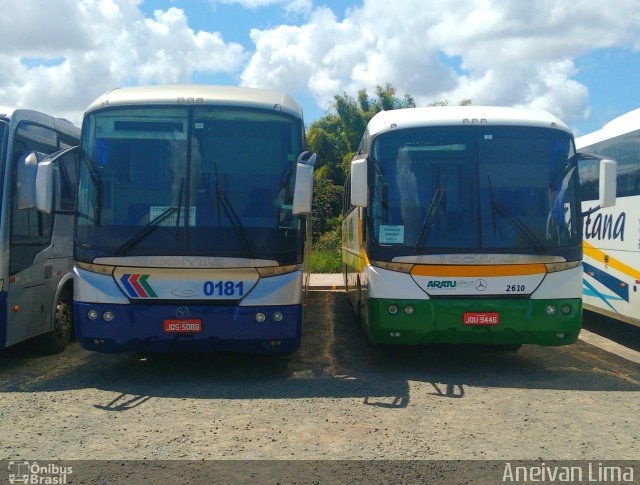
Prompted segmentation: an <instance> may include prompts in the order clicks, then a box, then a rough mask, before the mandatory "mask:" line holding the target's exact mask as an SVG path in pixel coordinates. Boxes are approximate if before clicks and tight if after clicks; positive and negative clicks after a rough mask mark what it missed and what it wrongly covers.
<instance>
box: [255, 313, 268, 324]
mask: <svg viewBox="0 0 640 485" xmlns="http://www.w3.org/2000/svg"><path fill="white" fill-rule="evenodd" d="M266 319H267V316H266V315H265V314H264V313H262V312H260V313H256V322H258V323H264V321H265V320H266Z"/></svg>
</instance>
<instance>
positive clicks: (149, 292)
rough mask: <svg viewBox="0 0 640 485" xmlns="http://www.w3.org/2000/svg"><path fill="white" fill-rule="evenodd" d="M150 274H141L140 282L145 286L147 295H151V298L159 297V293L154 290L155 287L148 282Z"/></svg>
mask: <svg viewBox="0 0 640 485" xmlns="http://www.w3.org/2000/svg"><path fill="white" fill-rule="evenodd" d="M149 276H150V275H148V274H143V275H140V278H139V279H138V283H140V285H141V286H142V287H143V288H144V290H145V291H146V292H147V295H149V296H150V297H151V298H158V295H156V292H155V291H153V288H151V285H150V284H149V283H148V282H147V280H148V279H149Z"/></svg>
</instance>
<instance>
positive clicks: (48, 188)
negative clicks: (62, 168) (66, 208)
mask: <svg viewBox="0 0 640 485" xmlns="http://www.w3.org/2000/svg"><path fill="white" fill-rule="evenodd" d="M53 175H54V163H53V161H52V160H47V161H45V162H41V163H40V164H38V172H37V175H36V209H38V210H39V211H40V212H46V213H47V214H51V212H52V210H51V209H52V206H53Z"/></svg>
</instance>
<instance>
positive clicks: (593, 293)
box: [582, 279, 622, 314]
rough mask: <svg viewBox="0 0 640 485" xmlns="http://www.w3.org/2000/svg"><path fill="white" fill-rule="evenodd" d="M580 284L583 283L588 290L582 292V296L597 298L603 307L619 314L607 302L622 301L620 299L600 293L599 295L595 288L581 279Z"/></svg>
mask: <svg viewBox="0 0 640 485" xmlns="http://www.w3.org/2000/svg"><path fill="white" fill-rule="evenodd" d="M582 282H583V283H584V286H586V287H587V289H588V290H589V291H588V292H587V291H583V294H586V295H587V296H597V297H598V298H600V299H601V300H602V301H603V302H604V304H605V305H607V306H608V307H609V308H611V309H612V310H613V311H614V312H616V313H618V314H620V313H619V312H618V310H616V309H615V308H613V305H611V303H609V300H611V299H614V298H615V299H616V300H618V299H619V300H622V298H616V297H611V296H607V295H603V294H602V293H600V292H599V291H598V290H596V289H595V287H594V286H593V285H592V284H591V283H589V282H588V281H587V280H586V279H583V280H582Z"/></svg>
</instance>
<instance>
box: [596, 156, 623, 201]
mask: <svg viewBox="0 0 640 485" xmlns="http://www.w3.org/2000/svg"><path fill="white" fill-rule="evenodd" d="M617 165H618V164H617V162H616V161H615V160H606V159H603V160H600V186H599V191H598V197H599V198H600V201H599V202H600V208H601V209H604V208H605V207H613V206H614V205H616V188H617V183H616V175H617V173H616V172H617Z"/></svg>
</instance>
